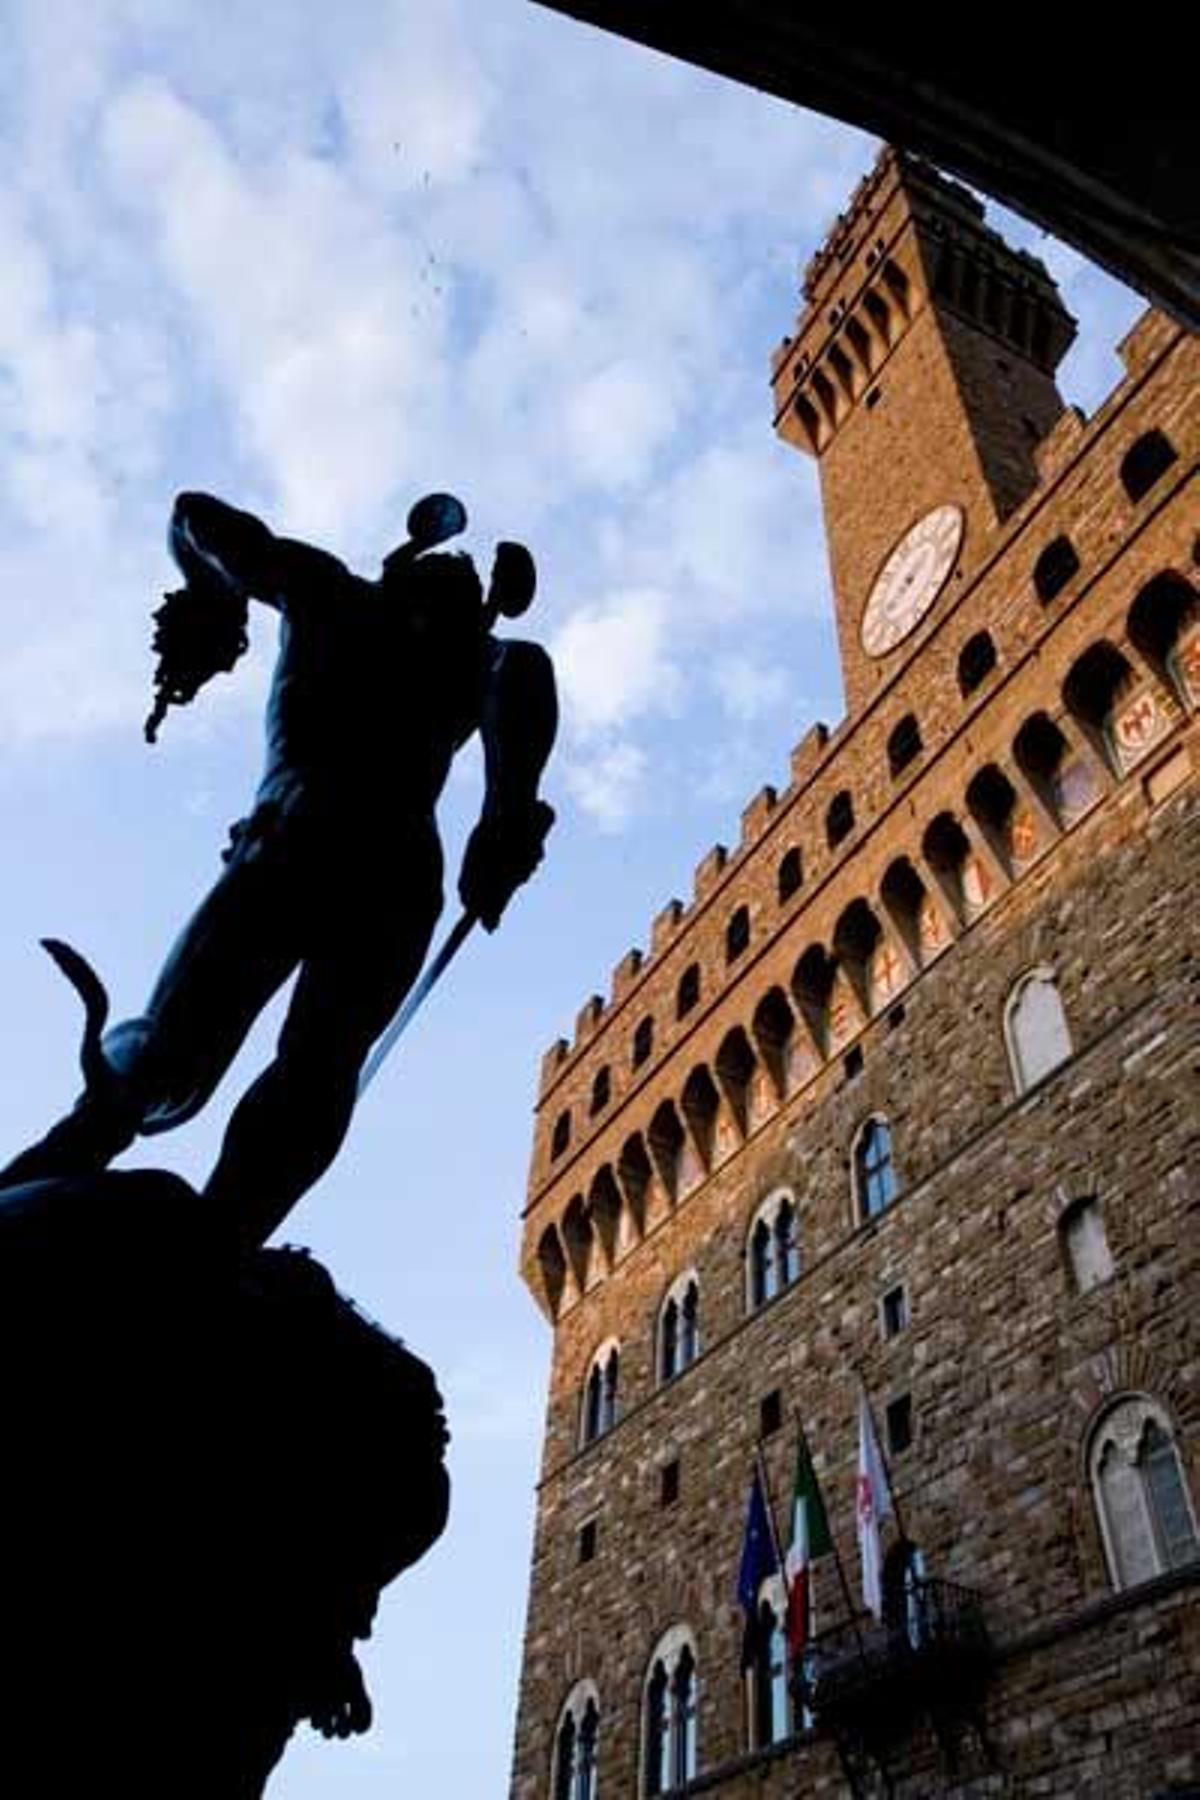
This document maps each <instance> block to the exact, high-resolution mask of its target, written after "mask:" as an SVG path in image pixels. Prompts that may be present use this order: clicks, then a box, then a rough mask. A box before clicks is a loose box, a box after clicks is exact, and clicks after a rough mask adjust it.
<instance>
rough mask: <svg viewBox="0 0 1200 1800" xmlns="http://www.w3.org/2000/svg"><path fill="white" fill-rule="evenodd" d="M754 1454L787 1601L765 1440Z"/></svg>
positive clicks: (785, 1572) (784, 1573) (785, 1580)
mask: <svg viewBox="0 0 1200 1800" xmlns="http://www.w3.org/2000/svg"><path fill="white" fill-rule="evenodd" d="M754 1454H755V1456H756V1457H757V1458H758V1473H759V1475H760V1477H761V1479H762V1484H763V1499H764V1500H765V1501H766V1503H767V1523H768V1524H769V1525H770V1527H771V1542H772V1544H773V1545H774V1546H775V1561H776V1562H777V1563H778V1565H779V1573H780V1576H781V1577H782V1580H783V1592H784V1598H785V1599H786V1598H787V1596H788V1594H789V1593H790V1592H791V1584H790V1583H789V1581H788V1575H787V1564H786V1562H785V1560H784V1555H783V1548H782V1546H781V1544H780V1542H779V1526H778V1524H777V1523H776V1520H775V1498H774V1495H773V1494H772V1493H771V1477H770V1476H769V1475H768V1473H767V1459H766V1457H765V1456H764V1455H763V1440H762V1438H761V1437H760V1438H759V1439H758V1441H757V1443H756V1444H755V1446H754Z"/></svg>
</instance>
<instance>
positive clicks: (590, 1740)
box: [550, 1681, 600, 1800]
mask: <svg viewBox="0 0 1200 1800" xmlns="http://www.w3.org/2000/svg"><path fill="white" fill-rule="evenodd" d="M599 1748H600V1698H599V1695H598V1693H597V1691H596V1686H595V1683H594V1682H591V1681H579V1682H576V1684H575V1686H574V1687H573V1688H572V1689H571V1692H570V1693H569V1694H568V1695H567V1699H566V1704H565V1705H564V1707H563V1709H562V1713H561V1714H560V1716H559V1722H558V1730H557V1731H556V1732H555V1734H554V1773H553V1778H552V1780H551V1785H550V1792H551V1794H552V1795H553V1800H596V1792H597V1788H596V1772H597V1763H598V1760H599Z"/></svg>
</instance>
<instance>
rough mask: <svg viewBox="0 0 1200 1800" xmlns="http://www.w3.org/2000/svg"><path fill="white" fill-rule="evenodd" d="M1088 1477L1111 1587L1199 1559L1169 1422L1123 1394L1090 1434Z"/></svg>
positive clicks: (1150, 1404)
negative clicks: (1097, 1515) (1098, 1519)
mask: <svg viewBox="0 0 1200 1800" xmlns="http://www.w3.org/2000/svg"><path fill="white" fill-rule="evenodd" d="M1088 1474H1089V1477H1090V1479H1091V1486H1092V1495H1093V1498H1094V1500H1095V1503H1096V1511H1097V1513H1098V1514H1099V1517H1100V1530H1101V1535H1102V1536H1103V1539H1104V1549H1105V1554H1106V1556H1107V1557H1108V1567H1109V1572H1110V1574H1111V1576H1112V1582H1113V1586H1114V1587H1118V1588H1125V1587H1132V1586H1134V1585H1135V1583H1137V1582H1139V1581H1149V1580H1150V1579H1151V1578H1152V1577H1153V1576H1155V1575H1161V1574H1163V1573H1164V1572H1165V1571H1166V1570H1168V1569H1179V1568H1182V1567H1183V1566H1184V1564H1185V1563H1190V1562H1192V1561H1193V1560H1194V1559H1195V1558H1196V1557H1197V1556H1200V1541H1198V1540H1197V1536H1196V1515H1195V1510H1194V1508H1193V1505H1192V1499H1191V1495H1190V1494H1189V1493H1188V1488H1187V1481H1186V1479H1185V1477H1184V1473H1183V1468H1182V1465H1181V1464H1180V1460H1179V1451H1178V1449H1177V1447H1176V1444H1175V1434H1174V1432H1173V1431H1172V1429H1171V1421H1170V1420H1169V1418H1168V1417H1167V1415H1166V1413H1165V1412H1164V1411H1163V1409H1162V1407H1161V1406H1158V1405H1156V1403H1155V1402H1154V1401H1153V1400H1150V1399H1147V1398H1146V1397H1145V1396H1144V1395H1140V1394H1127V1395H1125V1396H1124V1397H1123V1398H1122V1399H1120V1400H1118V1401H1117V1402H1116V1403H1115V1404H1114V1405H1113V1406H1111V1407H1109V1409H1108V1410H1107V1411H1106V1412H1105V1413H1104V1415H1103V1417H1102V1418H1101V1419H1100V1421H1099V1423H1098V1425H1097V1426H1096V1429H1095V1430H1094V1432H1093V1433H1092V1441H1091V1445H1090V1448H1089V1453H1088Z"/></svg>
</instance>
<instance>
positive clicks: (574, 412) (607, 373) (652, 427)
mask: <svg viewBox="0 0 1200 1800" xmlns="http://www.w3.org/2000/svg"><path fill="white" fill-rule="evenodd" d="M675 422H676V408H675V404H674V401H673V399H672V396H671V393H670V391H669V384H668V383H667V382H665V381H664V380H663V379H662V378H661V376H657V375H656V374H655V373H654V372H653V370H651V369H648V368H645V367H639V366H638V365H637V363H635V362H633V361H632V360H630V359H625V360H624V361H621V362H617V363H610V364H609V365H608V367H607V368H604V369H600V370H598V371H597V372H596V374H594V375H590V376H588V377H587V379H586V380H584V381H581V382H580V383H579V385H578V386H577V387H576V388H575V390H574V392H573V393H572V394H571V395H570V396H569V398H568V400H567V404H566V437H567V442H568V444H569V445H570V448H571V450H572V452H573V454H574V458H575V465H576V468H577V470H578V473H579V474H580V475H581V476H582V477H583V478H584V479H585V480H587V481H594V482H596V483H598V484H600V485H602V486H605V487H610V488H612V487H621V486H624V485H626V484H628V483H630V482H634V481H642V480H644V479H645V477H646V475H647V474H648V473H649V470H650V467H651V464H652V462H653V459H654V456H655V454H656V452H658V451H659V450H660V449H661V448H662V446H663V444H664V442H665V441H666V439H667V437H668V436H669V434H670V432H671V429H672V427H673V426H674V424H675Z"/></svg>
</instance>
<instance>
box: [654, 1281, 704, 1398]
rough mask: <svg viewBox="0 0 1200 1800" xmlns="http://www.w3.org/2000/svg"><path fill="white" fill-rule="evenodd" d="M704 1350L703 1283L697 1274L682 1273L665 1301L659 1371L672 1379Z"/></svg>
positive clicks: (660, 1324)
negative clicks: (697, 1278) (702, 1324)
mask: <svg viewBox="0 0 1200 1800" xmlns="http://www.w3.org/2000/svg"><path fill="white" fill-rule="evenodd" d="M699 1354H700V1285H699V1283H698V1282H697V1280H696V1277H695V1275H694V1274H691V1273H688V1274H686V1275H681V1276H680V1277H679V1279H678V1280H677V1281H676V1282H674V1283H673V1284H672V1286H671V1288H670V1289H669V1291H668V1293H667V1297H666V1300H665V1301H664V1302H663V1308H662V1312H661V1313H660V1314H659V1322H658V1374H659V1380H660V1381H672V1380H673V1379H674V1378H675V1376H676V1375H678V1374H680V1373H681V1372H682V1371H683V1370H684V1369H686V1368H687V1367H688V1365H689V1364H690V1363H694V1362H695V1360H696V1358H697V1357H698V1356H699Z"/></svg>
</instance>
